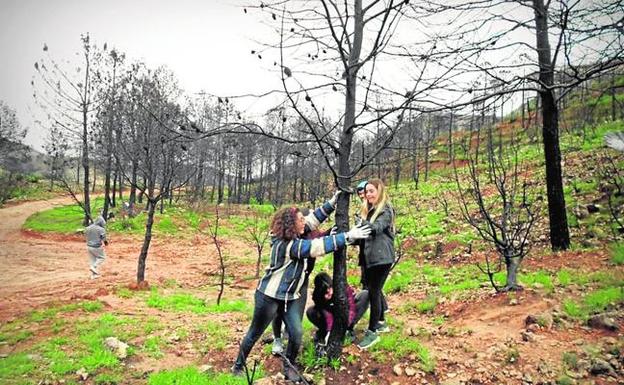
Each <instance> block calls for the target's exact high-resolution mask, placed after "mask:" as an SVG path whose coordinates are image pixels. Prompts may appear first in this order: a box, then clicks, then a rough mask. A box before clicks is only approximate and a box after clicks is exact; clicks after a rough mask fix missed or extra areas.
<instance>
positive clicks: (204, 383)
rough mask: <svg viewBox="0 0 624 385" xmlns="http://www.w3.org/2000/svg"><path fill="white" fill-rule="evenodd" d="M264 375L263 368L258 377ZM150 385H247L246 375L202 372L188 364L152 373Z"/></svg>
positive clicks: (149, 380) (149, 379)
mask: <svg viewBox="0 0 624 385" xmlns="http://www.w3.org/2000/svg"><path fill="white" fill-rule="evenodd" d="M261 377H262V370H260V372H259V373H258V374H257V375H256V379H259V378H261ZM147 384H148V385H247V381H246V379H245V378H244V377H234V376H232V375H231V374H229V373H210V372H209V373H200V372H199V370H198V369H197V368H196V367H193V366H188V367H185V368H177V369H171V370H164V371H160V372H158V373H152V374H150V376H149V378H148V379H147Z"/></svg>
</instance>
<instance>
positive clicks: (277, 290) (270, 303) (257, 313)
mask: <svg viewBox="0 0 624 385" xmlns="http://www.w3.org/2000/svg"><path fill="white" fill-rule="evenodd" d="M339 194H340V193H339V192H337V193H336V194H334V196H333V197H332V198H331V199H330V200H329V201H327V202H325V203H324V204H323V206H321V207H319V208H317V209H315V210H314V211H313V212H312V213H310V214H309V215H308V216H306V217H304V216H303V214H302V213H301V211H300V210H299V209H298V208H296V207H287V208H283V209H280V210H279V211H278V212H277V213H275V215H274V216H273V220H272V221H271V227H270V228H271V234H272V238H271V256H270V264H269V266H268V267H267V269H266V271H265V274H264V276H263V277H262V278H261V279H260V282H259V283H258V287H257V288H256V292H255V304H254V313H253V318H252V321H251V325H250V326H249V329H248V331H247V333H246V334H245V337H244V338H243V340H242V342H241V344H240V348H239V351H238V355H237V357H236V362H235V363H234V365H233V366H232V373H233V374H235V375H243V373H244V370H245V366H246V360H247V357H248V356H249V352H250V351H251V349H252V348H253V346H254V345H255V343H256V342H257V341H258V339H259V338H260V336H262V333H264V330H265V329H266V328H267V326H269V324H270V323H271V321H273V319H274V318H275V316H276V315H278V314H279V315H280V316H281V317H282V319H283V320H284V323H285V324H286V329H287V331H288V346H287V348H286V354H284V355H282V357H283V358H284V362H283V365H284V376H285V378H286V379H287V380H290V381H294V382H300V381H301V377H300V376H299V374H298V371H297V370H296V369H295V367H294V365H295V360H296V358H297V355H298V354H299V348H300V346H301V336H302V334H303V329H302V326H301V321H302V316H301V315H302V314H303V311H302V310H301V309H300V308H299V307H300V306H301V305H302V301H298V299H299V297H300V295H301V287H302V286H303V284H304V281H305V274H304V272H305V270H306V268H307V266H308V263H309V260H310V258H316V257H320V256H322V255H325V254H328V253H330V252H332V251H335V250H338V249H340V248H342V247H344V246H345V244H346V243H347V242H353V241H355V240H357V239H362V238H366V237H367V236H368V235H369V234H370V231H371V230H370V228H369V227H368V226H366V225H361V226H355V227H353V228H351V229H350V230H349V231H348V232H346V233H338V234H334V235H329V236H325V237H322V238H317V239H313V240H309V239H303V238H301V237H302V236H304V235H305V233H306V232H308V231H312V230H314V229H316V228H317V227H318V225H319V224H320V223H321V222H323V221H325V220H326V219H327V217H328V216H329V215H330V214H331V213H332V212H333V211H334V209H335V205H336V200H337V198H338V195H339Z"/></svg>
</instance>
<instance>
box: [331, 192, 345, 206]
mask: <svg viewBox="0 0 624 385" xmlns="http://www.w3.org/2000/svg"><path fill="white" fill-rule="evenodd" d="M341 192H342V191H340V190H337V191H336V192H335V193H334V196H332V197H331V198H329V201H328V202H329V204H330V205H332V206H333V207H336V201H338V196H339V195H340V193H341Z"/></svg>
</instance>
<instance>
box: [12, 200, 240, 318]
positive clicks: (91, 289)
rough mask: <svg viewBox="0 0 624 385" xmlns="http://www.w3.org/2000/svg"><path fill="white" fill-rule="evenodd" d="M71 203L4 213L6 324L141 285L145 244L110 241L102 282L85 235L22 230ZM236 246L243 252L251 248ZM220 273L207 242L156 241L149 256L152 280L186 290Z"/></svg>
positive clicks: (41, 204)
mask: <svg viewBox="0 0 624 385" xmlns="http://www.w3.org/2000/svg"><path fill="white" fill-rule="evenodd" d="M70 203H71V199H70V198H65V197H63V198H56V199H51V200H48V201H33V202H25V203H22V204H19V205H15V206H10V207H6V208H2V209H0V266H2V267H1V268H0V320H6V319H10V318H12V317H14V316H15V315H18V314H23V313H25V312H27V311H29V310H31V309H33V308H36V307H39V306H41V305H42V304H49V303H56V302H60V303H64V302H67V301H70V300H72V299H75V298H81V297H89V296H93V295H94V294H95V293H96V292H97V291H98V289H100V292H101V291H102V290H101V289H106V291H110V290H113V289H114V288H115V287H118V286H124V285H128V284H129V283H131V282H134V281H135V279H136V278H135V277H136V266H137V257H138V255H139V251H140V247H141V242H142V240H141V239H138V238H130V237H127V238H119V237H118V236H112V237H110V238H111V242H110V244H109V246H108V247H107V248H106V254H107V256H108V258H107V260H106V261H105V262H104V264H103V265H102V267H101V272H102V277H101V278H100V279H97V280H91V279H90V274H89V270H88V264H87V255H86V246H85V243H84V240H83V237H82V236H81V235H57V234H41V233H33V232H29V231H23V230H22V225H23V224H24V222H25V221H26V219H27V218H28V217H29V216H30V215H32V214H34V213H36V212H38V211H42V210H46V209H49V208H52V207H54V206H58V205H64V204H70ZM231 246H232V247H234V246H236V247H237V248H238V249H239V250H240V248H241V247H243V248H245V247H246V246H245V245H231ZM216 268H217V263H216V259H215V256H214V251H213V248H212V245H210V243H209V241H208V240H207V239H202V238H198V237H195V238H189V239H187V238H185V239H175V240H174V241H172V240H170V239H169V240H167V239H155V240H154V241H153V242H152V246H151V248H150V253H149V256H148V261H147V269H146V279H147V280H148V281H150V282H159V281H160V282H162V281H163V280H165V279H174V280H176V282H179V283H183V284H185V285H186V286H200V285H204V284H206V283H208V282H210V281H212V278H211V275H212V273H213V272H214V271H216Z"/></svg>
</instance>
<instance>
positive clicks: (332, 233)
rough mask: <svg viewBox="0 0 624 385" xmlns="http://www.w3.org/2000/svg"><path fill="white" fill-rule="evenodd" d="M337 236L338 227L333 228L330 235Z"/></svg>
mask: <svg viewBox="0 0 624 385" xmlns="http://www.w3.org/2000/svg"><path fill="white" fill-rule="evenodd" d="M336 234H338V227H337V226H332V228H331V229H330V230H329V235H336Z"/></svg>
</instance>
